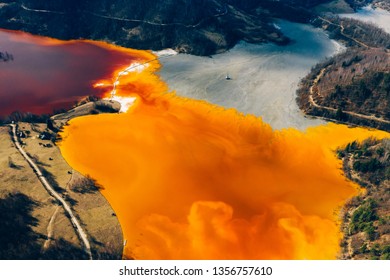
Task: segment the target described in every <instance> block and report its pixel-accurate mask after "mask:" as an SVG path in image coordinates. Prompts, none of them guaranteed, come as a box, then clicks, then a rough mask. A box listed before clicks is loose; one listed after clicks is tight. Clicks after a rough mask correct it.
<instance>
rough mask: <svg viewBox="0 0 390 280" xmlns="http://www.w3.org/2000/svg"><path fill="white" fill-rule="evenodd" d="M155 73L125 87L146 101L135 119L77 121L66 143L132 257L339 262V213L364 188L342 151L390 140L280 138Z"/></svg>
mask: <svg viewBox="0 0 390 280" xmlns="http://www.w3.org/2000/svg"><path fill="white" fill-rule="evenodd" d="M153 58H154V56H153V55H152V54H150V53H147V52H145V53H143V59H144V61H149V60H152V59H153ZM145 67H147V68H146V69H145V70H144V71H134V72H131V73H129V74H128V75H123V76H122V77H121V79H120V83H119V85H118V87H117V94H118V95H122V96H134V97H136V102H135V104H134V105H133V106H132V107H131V108H130V110H129V111H128V112H127V113H124V114H111V115H110V114H107V115H97V116H96V115H94V116H87V117H81V118H77V119H74V120H72V121H71V122H70V125H69V126H67V127H65V128H64V132H63V133H62V137H63V141H62V142H61V144H60V148H61V151H62V154H63V155H64V157H65V158H66V160H67V161H68V162H69V163H70V165H72V166H73V167H74V168H75V169H77V170H79V171H81V172H82V173H84V174H88V175H90V176H92V177H93V178H95V179H96V180H97V181H98V183H99V184H101V185H102V186H103V187H104V190H102V193H103V194H104V195H105V197H106V198H107V199H108V201H109V202H110V203H111V205H112V206H113V208H114V210H115V212H116V213H117V216H118V218H119V221H120V223H121V226H122V228H123V233H124V238H125V239H126V240H127V245H126V247H125V250H124V255H125V256H126V257H127V258H136V259H334V258H336V257H337V254H338V252H339V242H340V238H341V233H340V229H339V218H338V212H339V210H340V207H341V206H342V204H343V203H345V202H346V200H348V199H349V198H351V197H352V196H354V195H356V194H357V193H358V188H357V186H356V185H354V184H353V183H351V182H349V181H348V180H347V179H346V178H345V177H344V176H343V174H342V171H341V162H340V160H338V159H337V158H336V156H335V153H334V151H335V149H336V148H337V147H338V146H341V145H345V144H347V143H348V142H351V141H353V140H360V141H361V140H363V139H365V138H368V137H370V136H375V137H379V138H383V137H388V136H389V135H388V134H387V133H385V132H379V131H369V130H367V129H362V128H353V129H352V128H348V127H347V126H344V125H336V124H328V125H325V126H319V127H315V128H311V129H308V130H307V131H306V132H305V133H303V132H299V131H297V130H294V129H288V130H282V131H274V130H273V129H272V128H271V127H270V126H269V125H268V124H266V123H264V122H262V120H261V118H257V117H254V116H250V115H243V114H240V113H239V112H237V111H235V110H232V109H231V110H226V109H224V108H221V107H218V106H215V105H212V104H209V103H206V102H202V101H196V100H191V99H187V98H182V97H179V96H177V95H175V94H174V93H167V92H168V88H167V85H166V84H165V83H164V82H163V81H161V80H160V79H159V77H158V76H157V75H156V74H155V72H156V71H157V70H158V69H159V67H160V65H159V63H158V61H156V60H155V61H149V62H148V63H147V64H146V65H145ZM118 73H119V70H118V71H117V72H116V73H114V74H113V78H112V80H111V82H112V81H114V80H115V76H116V75H118ZM105 82H107V81H105Z"/></svg>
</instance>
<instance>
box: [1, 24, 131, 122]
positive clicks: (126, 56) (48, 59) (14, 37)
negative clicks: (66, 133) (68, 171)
mask: <svg viewBox="0 0 390 280" xmlns="http://www.w3.org/2000/svg"><path fill="white" fill-rule="evenodd" d="M0 52H2V53H5V52H8V53H10V54H12V56H13V58H14V59H13V60H9V61H8V62H4V61H0V100H1V101H0V116H4V115H7V114H10V113H11V112H13V111H21V112H31V113H34V114H42V113H52V112H53V110H55V109H61V108H69V107H70V106H71V105H72V104H73V103H74V102H76V101H77V100H79V99H81V98H82V97H85V96H88V95H97V96H102V95H103V91H102V89H100V90H99V89H94V88H93V86H92V85H93V84H94V82H95V81H97V80H101V79H103V78H106V77H107V78H109V77H111V74H112V72H113V71H114V69H118V68H123V67H125V66H126V65H129V64H131V63H132V62H133V61H134V60H136V58H135V56H134V55H133V53H130V52H127V51H125V50H124V49H122V48H115V49H114V48H113V47H112V46H110V45H108V44H104V43H95V42H90V41H68V42H63V41H58V40H55V39H51V38H45V37H38V36H33V35H29V34H26V33H22V32H11V31H6V30H0Z"/></svg>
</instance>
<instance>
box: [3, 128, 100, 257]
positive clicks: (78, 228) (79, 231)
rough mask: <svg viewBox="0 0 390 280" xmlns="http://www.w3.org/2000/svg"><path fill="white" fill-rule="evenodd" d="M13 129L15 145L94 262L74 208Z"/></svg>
mask: <svg viewBox="0 0 390 280" xmlns="http://www.w3.org/2000/svg"><path fill="white" fill-rule="evenodd" d="M10 126H11V128H12V140H13V142H14V143H15V146H16V148H17V149H18V151H19V152H20V153H21V155H22V156H23V157H24V159H25V160H26V161H27V162H28V164H29V165H30V166H31V168H32V169H33V170H34V172H35V174H36V175H37V176H38V179H39V181H41V183H42V185H43V186H44V187H45V189H46V190H47V192H48V193H49V194H50V195H51V196H53V197H54V198H55V199H56V200H57V201H58V202H59V203H60V204H61V205H62V207H63V208H64V210H65V212H66V213H67V214H68V215H69V219H70V221H71V223H72V225H73V228H74V229H75V231H76V233H77V234H78V236H79V237H80V239H81V241H82V243H83V246H84V250H85V252H86V253H87V254H88V257H89V259H90V260H92V252H91V245H90V243H89V241H88V236H87V234H86V233H85V231H84V230H83V228H82V227H81V224H80V222H79V220H78V219H77V218H76V216H75V215H74V213H73V211H72V208H71V207H70V206H69V204H68V203H67V202H66V201H65V200H64V199H63V198H62V197H61V196H60V195H59V193H57V192H56V191H55V190H54V188H53V187H52V186H51V185H50V184H49V182H48V181H47V180H46V178H45V176H43V174H42V172H41V171H40V170H39V167H38V166H37V165H36V164H35V163H34V161H33V160H32V159H31V158H30V157H29V155H28V154H27V153H26V152H25V151H24V149H23V148H22V146H21V145H20V144H19V141H18V138H17V136H16V133H17V132H16V124H10Z"/></svg>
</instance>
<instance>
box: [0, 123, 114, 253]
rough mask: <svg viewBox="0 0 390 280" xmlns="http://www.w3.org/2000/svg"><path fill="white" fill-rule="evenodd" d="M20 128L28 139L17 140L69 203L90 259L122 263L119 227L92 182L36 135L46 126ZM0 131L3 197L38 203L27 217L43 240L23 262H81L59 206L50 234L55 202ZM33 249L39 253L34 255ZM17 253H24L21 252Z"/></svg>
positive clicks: (79, 249)
mask: <svg viewBox="0 0 390 280" xmlns="http://www.w3.org/2000/svg"><path fill="white" fill-rule="evenodd" d="M19 129H20V131H23V132H24V133H25V134H26V135H28V137H27V138H22V139H21V140H22V141H23V143H24V144H25V146H24V149H25V150H26V152H27V153H29V154H30V155H31V157H32V158H33V159H34V160H35V161H36V163H37V164H38V166H39V167H40V169H41V171H43V172H44V173H45V174H46V177H47V178H49V181H50V183H51V184H52V185H54V187H55V188H56V190H57V191H58V192H59V193H61V194H62V195H63V196H64V197H65V198H66V200H68V202H69V203H70V204H72V208H73V210H74V212H75V214H76V215H77V216H78V217H79V219H80V220H81V222H82V224H83V227H84V229H85V230H86V231H87V233H88V235H89V239H90V241H91V245H92V250H93V255H94V258H101V259H118V258H119V259H120V258H121V256H122V232H121V228H120V225H119V222H118V220H117V218H116V216H115V215H114V214H113V210H112V208H111V207H110V205H109V204H108V202H107V201H106V200H105V199H104V197H103V196H102V195H101V194H100V192H99V191H98V188H97V187H95V186H94V185H93V184H91V181H89V180H86V179H85V178H84V177H83V176H81V175H80V174H78V173H77V172H75V171H73V170H72V169H71V168H70V166H69V165H68V164H67V163H66V161H65V160H64V159H63V158H62V156H61V154H60V151H59V149H58V147H56V146H54V145H53V143H52V142H51V141H50V140H41V139H39V138H38V135H40V134H41V133H42V132H43V131H45V130H46V125H43V124H28V123H20V124H19ZM0 132H1V133H0V135H1V136H0V141H1V146H0V155H1V157H0V159H1V161H0V163H1V164H2V166H3V167H4V169H3V170H4V171H2V172H3V173H2V175H3V176H1V179H0V187H1V194H2V196H3V197H7V195H8V194H9V193H15V192H21V193H24V194H25V195H26V196H27V197H28V198H30V199H31V200H32V201H36V202H37V203H38V205H39V206H37V207H34V209H33V211H32V213H31V217H33V218H34V219H37V221H38V222H37V225H36V226H34V227H33V228H32V229H33V231H34V232H35V233H36V234H37V236H41V238H39V239H37V240H34V241H33V242H31V246H34V248H35V249H34V250H35V251H36V252H35V253H34V254H30V256H29V257H26V258H32V259H40V258H48V259H57V258H59V259H82V258H85V255H84V254H83V252H82V247H81V244H80V242H79V240H78V237H77V235H76V234H75V232H74V229H73V227H72V226H71V224H70V222H69V219H68V218H67V217H66V216H65V215H64V212H63V210H62V208H61V207H59V209H58V213H57V215H56V216H55V218H54V220H53V223H52V226H51V229H50V230H48V225H49V221H50V219H51V218H52V215H53V214H54V213H55V211H56V209H57V204H56V203H55V201H54V199H53V198H52V197H51V196H49V195H48V194H47V192H46V190H45V189H44V188H43V186H42V185H41V184H40V182H39V181H38V179H37V177H36V175H35V174H34V173H33V171H32V169H31V168H30V167H29V166H28V165H27V163H25V161H24V159H23V158H22V157H21V156H20V154H19V153H18V151H17V150H16V149H15V148H14V146H13V144H12V142H11V140H10V136H9V129H8V128H7V127H0ZM92 183H93V182H92ZM26 215H27V213H26ZM49 231H51V232H52V240H50V242H48V243H49V244H48V247H47V248H45V249H43V247H44V243H45V241H46V240H47V236H48V235H49ZM36 248H39V250H38V251H37V250H36ZM15 250H17V248H15ZM0 251H1V249H0ZM19 254H21V255H23V253H22V252H19ZM15 255H16V254H15Z"/></svg>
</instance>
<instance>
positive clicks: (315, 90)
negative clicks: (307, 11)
mask: <svg viewBox="0 0 390 280" xmlns="http://www.w3.org/2000/svg"><path fill="white" fill-rule="evenodd" d="M318 18H320V19H321V20H323V21H325V22H327V23H329V24H332V25H336V26H338V27H340V29H341V34H342V35H344V36H345V37H347V38H348V39H350V40H353V41H354V42H356V43H357V44H359V45H361V46H362V47H365V48H368V49H370V48H372V47H370V46H368V45H366V44H364V43H363V42H360V41H359V40H357V39H355V38H352V37H350V36H348V35H346V34H345V33H344V26H342V25H338V24H335V23H333V22H331V21H329V20H327V19H325V18H322V17H318ZM327 68H328V67H325V68H322V69H321V71H320V73H318V75H317V77H316V78H315V79H314V81H313V84H312V85H311V87H310V90H309V102H310V104H311V105H312V106H313V107H317V108H320V109H325V110H328V111H332V112H336V111H337V109H335V108H331V107H327V106H322V105H319V104H318V103H317V102H316V101H315V99H314V94H315V93H317V95H318V96H321V93H320V92H319V89H318V87H317V85H318V82H319V81H320V79H321V78H322V77H323V76H324V75H325V73H326V70H327ZM343 113H345V114H347V115H350V116H354V117H358V118H362V119H366V120H373V121H377V122H381V123H387V124H390V121H388V120H385V119H383V118H378V117H376V116H369V115H363V114H359V113H355V112H351V111H343Z"/></svg>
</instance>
